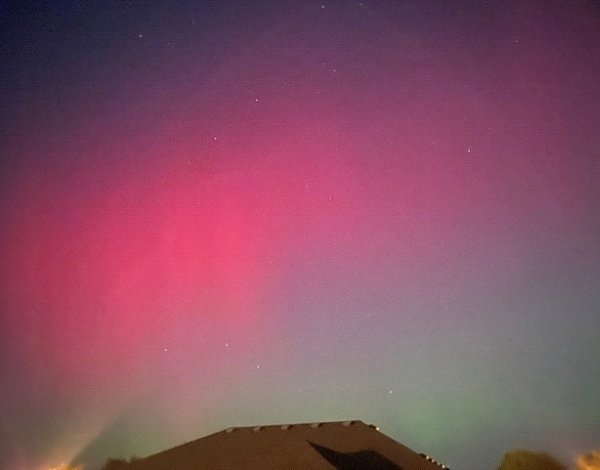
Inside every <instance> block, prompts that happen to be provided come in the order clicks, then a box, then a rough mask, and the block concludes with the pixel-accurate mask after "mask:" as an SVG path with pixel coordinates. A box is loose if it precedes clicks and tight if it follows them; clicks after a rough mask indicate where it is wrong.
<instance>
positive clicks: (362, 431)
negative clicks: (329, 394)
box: [131, 421, 446, 470]
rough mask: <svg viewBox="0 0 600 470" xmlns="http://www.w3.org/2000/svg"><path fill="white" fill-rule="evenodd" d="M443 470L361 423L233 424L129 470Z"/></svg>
mask: <svg viewBox="0 0 600 470" xmlns="http://www.w3.org/2000/svg"><path fill="white" fill-rule="evenodd" d="M241 468H243V469H246V470H253V469H261V470H296V469H297V470H300V469H302V470H321V469H322V470H335V469H337V470H355V469H356V470H358V469H360V470H443V469H446V467H445V466H443V465H441V464H439V463H437V462H435V461H434V460H433V459H431V458H429V457H427V456H426V455H424V454H418V453H416V452H413V451H412V450H410V449H409V448H408V447H405V446H403V445H402V444H400V443H399V442H396V441H395V440H393V439H391V438H389V437H387V436H386V435H385V434H383V433H381V432H379V431H378V429H377V428H376V427H375V426H373V425H367V424H365V423H363V422H362V421H343V422H342V421H340V422H328V423H304V424H280V425H269V426H251V427H234V428H229V429H226V430H224V431H221V432H218V433H215V434H211V435H209V436H206V437H203V438H201V439H198V440H196V441H192V442H188V443H187V444H183V445H181V446H178V447H175V448H173V449H169V450H166V451H164V452H160V453H158V454H155V455H151V456H150V457H147V458H144V459H141V460H138V461H135V462H134V463H133V464H131V469H132V470H164V469H176V470H199V469H211V470H213V469H214V470H230V469H241Z"/></svg>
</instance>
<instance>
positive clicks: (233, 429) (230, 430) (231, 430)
mask: <svg viewBox="0 0 600 470" xmlns="http://www.w3.org/2000/svg"><path fill="white" fill-rule="evenodd" d="M233 431H235V428H227V429H225V432H226V433H227V434H231V433H232V432H233Z"/></svg>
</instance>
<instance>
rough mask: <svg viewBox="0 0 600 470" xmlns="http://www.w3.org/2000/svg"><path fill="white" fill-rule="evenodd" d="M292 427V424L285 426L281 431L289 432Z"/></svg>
mask: <svg viewBox="0 0 600 470" xmlns="http://www.w3.org/2000/svg"><path fill="white" fill-rule="evenodd" d="M291 427H292V425H291V424H284V425H283V426H281V428H280V429H281V430H282V431H287V430H288V429H290V428H291Z"/></svg>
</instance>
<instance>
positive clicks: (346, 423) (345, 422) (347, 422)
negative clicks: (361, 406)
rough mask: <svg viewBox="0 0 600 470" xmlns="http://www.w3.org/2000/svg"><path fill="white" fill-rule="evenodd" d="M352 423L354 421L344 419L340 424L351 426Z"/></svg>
mask: <svg viewBox="0 0 600 470" xmlns="http://www.w3.org/2000/svg"><path fill="white" fill-rule="evenodd" d="M353 424H354V421H344V422H343V423H342V426H352V425H353Z"/></svg>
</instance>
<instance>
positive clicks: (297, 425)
mask: <svg viewBox="0 0 600 470" xmlns="http://www.w3.org/2000/svg"><path fill="white" fill-rule="evenodd" d="M331 426H343V427H351V426H369V427H371V428H373V429H375V430H376V431H379V428H378V427H377V426H375V425H374V424H369V425H367V424H365V423H364V422H363V421H361V420H359V419H352V420H345V421H318V422H312V423H311V422H307V423H281V424H265V425H259V426H256V425H255V426H233V427H229V428H227V429H225V430H224V431H222V432H225V433H227V434H231V433H233V432H236V431H252V432H260V431H266V430H275V429H279V430H280V431H288V430H290V429H294V428H302V429H306V428H312V429H318V428H321V427H331Z"/></svg>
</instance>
